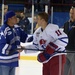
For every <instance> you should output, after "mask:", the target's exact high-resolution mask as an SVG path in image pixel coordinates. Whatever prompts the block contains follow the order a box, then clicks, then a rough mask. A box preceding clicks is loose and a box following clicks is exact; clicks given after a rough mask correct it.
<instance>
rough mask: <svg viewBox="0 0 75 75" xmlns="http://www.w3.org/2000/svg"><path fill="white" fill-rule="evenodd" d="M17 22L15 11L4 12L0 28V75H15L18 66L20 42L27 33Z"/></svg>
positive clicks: (24, 39)
mask: <svg viewBox="0 0 75 75" xmlns="http://www.w3.org/2000/svg"><path fill="white" fill-rule="evenodd" d="M16 23H17V18H16V16H15V12H13V11H8V12H7V13H6V14H5V21H4V25H2V26H1V28H0V75H15V69H16V67H18V64H19V63H18V59H19V52H21V51H22V50H17V48H21V46H20V42H23V43H24V42H25V41H26V39H27V34H26V33H25V32H24V31H23V29H21V28H20V27H19V26H18V25H16Z"/></svg>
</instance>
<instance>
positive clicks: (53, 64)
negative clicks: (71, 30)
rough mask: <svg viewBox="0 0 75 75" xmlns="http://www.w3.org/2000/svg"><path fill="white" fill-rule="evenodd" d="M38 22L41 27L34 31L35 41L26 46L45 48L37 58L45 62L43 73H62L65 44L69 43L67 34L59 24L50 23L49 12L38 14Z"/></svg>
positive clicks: (50, 74)
mask: <svg viewBox="0 0 75 75" xmlns="http://www.w3.org/2000/svg"><path fill="white" fill-rule="evenodd" d="M37 23H38V25H39V26H41V27H39V28H38V29H37V30H36V31H35V32H34V35H33V43H31V44H30V45H27V46H25V48H26V49H27V48H29V49H37V50H39V49H42V50H43V51H42V52H41V53H39V54H38V56H37V60H38V61H39V62H41V63H43V75H62V73H63V67H64V64H65V53H64V52H65V46H66V45H67V43H68V38H67V35H66V34H65V33H64V32H63V31H62V30H60V29H59V27H58V26H57V25H54V24H48V14H47V13H45V12H42V13H39V14H38V21H37ZM58 51H61V52H62V53H58ZM25 52H29V50H25Z"/></svg>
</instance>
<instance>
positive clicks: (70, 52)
mask: <svg viewBox="0 0 75 75" xmlns="http://www.w3.org/2000/svg"><path fill="white" fill-rule="evenodd" d="M16 50H30V51H44V50H42V49H26V48H17V49H16ZM54 52H57V53H75V51H66V52H65V51H54Z"/></svg>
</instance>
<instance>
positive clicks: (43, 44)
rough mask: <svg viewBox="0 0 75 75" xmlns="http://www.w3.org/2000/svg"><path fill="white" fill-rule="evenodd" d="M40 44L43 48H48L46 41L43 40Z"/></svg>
mask: <svg viewBox="0 0 75 75" xmlns="http://www.w3.org/2000/svg"><path fill="white" fill-rule="evenodd" d="M39 42H40V45H41V46H42V47H43V48H45V47H46V40H44V39H41V40H40V41H39Z"/></svg>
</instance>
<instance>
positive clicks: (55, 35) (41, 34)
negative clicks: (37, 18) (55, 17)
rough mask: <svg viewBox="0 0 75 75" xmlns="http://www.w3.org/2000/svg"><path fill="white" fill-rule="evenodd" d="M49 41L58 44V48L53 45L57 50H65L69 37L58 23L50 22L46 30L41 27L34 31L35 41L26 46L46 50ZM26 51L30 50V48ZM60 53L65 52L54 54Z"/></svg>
mask: <svg viewBox="0 0 75 75" xmlns="http://www.w3.org/2000/svg"><path fill="white" fill-rule="evenodd" d="M49 43H53V44H54V45H56V46H57V48H55V47H53V46H52V47H53V48H54V50H55V51H65V46H66V45H67V43H68V37H67V35H66V34H65V33H64V32H63V31H62V30H60V29H59V27H58V26H57V25H54V24H48V25H47V27H46V28H45V29H44V30H42V28H41V27H39V28H38V29H37V30H36V31H35V32H34V35H33V43H31V44H30V45H27V46H25V48H28V49H38V50H39V49H42V50H45V49H46V47H47V45H48V44H49ZM26 52H29V50H28V51H26ZM59 54H63V53H56V54H55V55H54V56H56V55H59ZM64 54H65V53H64Z"/></svg>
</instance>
